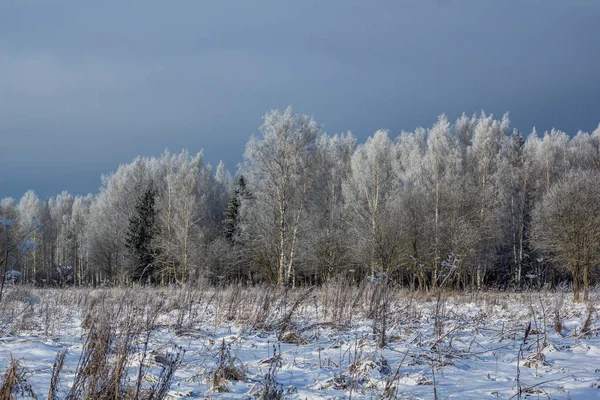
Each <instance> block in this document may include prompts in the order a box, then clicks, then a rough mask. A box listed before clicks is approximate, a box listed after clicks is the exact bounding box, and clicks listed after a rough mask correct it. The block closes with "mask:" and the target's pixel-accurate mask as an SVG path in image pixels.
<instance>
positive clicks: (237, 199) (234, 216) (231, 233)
mask: <svg viewBox="0 0 600 400" xmlns="http://www.w3.org/2000/svg"><path fill="white" fill-rule="evenodd" d="M251 197H252V196H251V194H250V191H249V190H248V188H247V187H246V180H245V179H244V175H240V177H239V178H238V181H237V183H236V185H235V189H234V192H233V196H232V197H231V199H229V202H228V203H227V210H226V211H225V219H224V220H223V236H225V239H227V241H229V242H230V243H233V241H234V238H235V236H236V233H237V230H238V223H239V221H238V218H239V214H240V206H241V204H242V200H244V199H249V198H251Z"/></svg>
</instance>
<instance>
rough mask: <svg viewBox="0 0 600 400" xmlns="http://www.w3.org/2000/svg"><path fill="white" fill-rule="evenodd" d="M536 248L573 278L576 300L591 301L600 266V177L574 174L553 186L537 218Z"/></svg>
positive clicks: (576, 172)
mask: <svg viewBox="0 0 600 400" xmlns="http://www.w3.org/2000/svg"><path fill="white" fill-rule="evenodd" d="M533 239H534V244H535V246H536V248H537V249H538V250H539V251H540V252H541V253H542V254H543V255H544V256H545V257H547V258H548V259H550V260H552V261H553V262H555V263H556V264H557V265H558V266H559V267H568V268H569V269H570V271H571V274H572V278H573V288H574V301H579V299H580V285H581V284H582V283H583V299H584V300H588V298H589V286H590V273H591V272H592V271H593V269H594V268H596V267H597V266H598V265H599V263H600V178H599V177H598V175H597V174H593V173H591V172H590V171H571V172H569V173H568V174H566V175H565V176H564V177H562V178H561V179H560V180H559V181H557V182H556V183H555V184H553V185H552V187H550V189H549V190H548V192H547V193H546V194H545V195H544V197H543V198H542V201H541V202H539V203H538V204H537V205H536V207H535V211H534V215H533Z"/></svg>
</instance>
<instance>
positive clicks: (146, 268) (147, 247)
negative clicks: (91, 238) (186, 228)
mask: <svg viewBox="0 0 600 400" xmlns="http://www.w3.org/2000/svg"><path fill="white" fill-rule="evenodd" d="M155 197H156V191H155V189H154V187H153V185H152V184H150V186H149V187H148V188H147V189H146V190H145V191H144V193H143V194H142V196H140V198H139V199H138V202H137V204H136V205H135V210H134V214H133V215H132V216H131V217H130V218H129V227H128V230H127V236H126V239H125V241H126V247H127V249H128V250H129V255H130V257H131V259H132V262H133V269H132V271H131V278H132V280H136V281H139V282H142V281H143V279H144V278H148V279H152V278H154V271H155V268H156V266H155V264H154V260H155V258H156V252H155V248H154V247H153V239H154V237H155V236H156V233H157V232H156V225H155V223H156V214H157V212H156V209H155V207H154V203H155Z"/></svg>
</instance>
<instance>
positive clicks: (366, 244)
mask: <svg viewBox="0 0 600 400" xmlns="http://www.w3.org/2000/svg"><path fill="white" fill-rule="evenodd" d="M394 162H395V158H394V145H393V143H392V141H391V140H390V138H389V136H388V132H387V131H383V130H379V131H377V132H375V134H374V135H373V137H370V138H369V139H367V141H366V142H365V144H363V145H360V146H358V147H357V148H356V150H355V152H354V154H353V155H352V159H351V173H350V176H349V177H348V179H347V181H346V182H345V184H344V199H345V202H346V206H347V207H348V212H349V213H350V215H351V221H352V225H351V227H352V234H353V235H352V238H353V240H354V241H355V242H356V246H355V249H356V251H357V257H358V259H359V260H360V262H361V263H362V264H363V265H364V266H367V267H368V271H369V273H370V274H371V275H373V274H375V272H390V271H391V270H392V269H393V268H395V267H396V264H395V260H394V255H395V253H394V249H395V245H396V241H394V240H390V235H393V234H394V233H395V232H396V230H395V229H393V227H391V226H390V225H389V224H388V222H389V221H390V218H391V212H392V210H393V200H394V195H395V189H396V174H395V168H394Z"/></svg>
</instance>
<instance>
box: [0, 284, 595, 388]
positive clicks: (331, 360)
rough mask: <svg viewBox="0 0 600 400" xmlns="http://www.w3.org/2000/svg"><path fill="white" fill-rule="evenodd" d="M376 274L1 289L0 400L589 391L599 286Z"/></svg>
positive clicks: (592, 366) (592, 367)
mask: <svg viewBox="0 0 600 400" xmlns="http://www.w3.org/2000/svg"><path fill="white" fill-rule="evenodd" d="M590 299H591V300H590V301H589V303H587V304H586V303H577V304H574V303H573V302H572V294H571V293H568V292H561V291H541V292H523V293H506V292H493V291H492V292H472V293H464V292H463V293H452V292H447V291H442V290H438V291H432V292H430V293H415V292H410V291H408V290H405V289H397V288H388V287H385V286H383V285H381V284H373V283H364V284H362V285H361V286H353V285H348V284H347V283H345V282H333V283H330V284H328V285H326V286H323V287H318V288H310V289H306V288H299V289H293V290H288V291H286V290H285V289H283V288H279V287H273V286H266V285H265V286H257V287H241V286H227V287H222V288H216V289H215V288H210V287H208V286H207V287H178V288H128V289H124V288H114V289H83V288H73V289H35V288H30V287H10V288H8V291H7V292H6V296H5V297H4V298H3V300H2V302H1V303H0V313H1V314H0V316H1V318H2V320H1V325H0V367H1V368H0V370H1V371H2V374H3V375H2V382H1V384H2V386H1V388H0V398H2V399H8V398H11V397H10V394H9V392H11V391H12V393H13V395H14V396H16V398H31V397H33V396H34V395H35V396H37V398H56V399H63V398H91V399H113V398H131V399H133V398H140V399H142V398H144V399H149V398H152V399H160V398H172V399H174V398H237V399H251V398H270V399H276V398H290V399H350V398H355V399H371V398H398V399H450V398H456V399H486V398H490V399H492V398H502V399H509V398H515V399H516V398H532V399H537V398H540V399H595V398H600V339H599V338H598V328H599V323H598V304H599V303H598V300H599V299H600V292H598V290H594V291H592V293H591V295H590Z"/></svg>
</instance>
